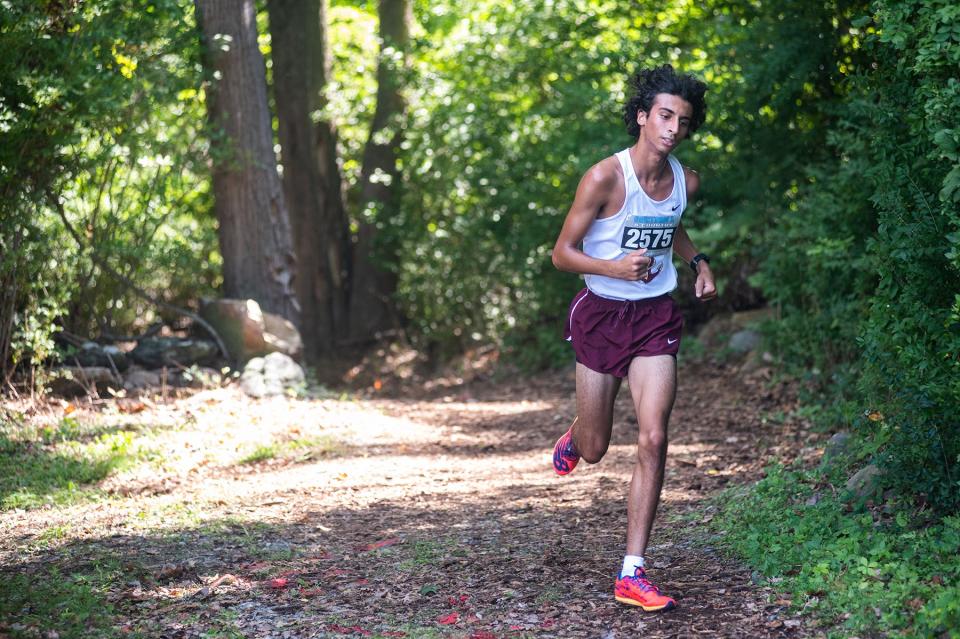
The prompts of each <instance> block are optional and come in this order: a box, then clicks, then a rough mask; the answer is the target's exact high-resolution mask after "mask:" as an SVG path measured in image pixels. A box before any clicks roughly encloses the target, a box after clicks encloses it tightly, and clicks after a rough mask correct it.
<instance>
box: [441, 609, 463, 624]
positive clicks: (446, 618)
mask: <svg viewBox="0 0 960 639" xmlns="http://www.w3.org/2000/svg"><path fill="white" fill-rule="evenodd" d="M459 620H460V613H459V612H451V613H450V614H449V615H442V616H440V617H439V618H438V619H437V623H439V624H443V625H444V626H449V625H450V624H454V623H457V621H459Z"/></svg>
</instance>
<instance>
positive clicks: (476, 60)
mask: <svg viewBox="0 0 960 639" xmlns="http://www.w3.org/2000/svg"><path fill="white" fill-rule="evenodd" d="M652 24H658V25H659V26H660V28H661V29H660V30H654V29H651V28H650V25H652ZM689 24H690V23H689V21H688V20H687V18H686V16H685V14H684V11H683V10H682V9H681V8H680V3H677V4H676V5H670V6H669V7H668V8H665V9H663V10H662V11H658V10H657V9H655V8H652V7H650V8H646V7H642V6H638V5H636V4H635V3H600V2H587V3H583V2H573V1H571V0H561V1H559V2H553V1H538V2H529V3H520V4H518V5H515V6H514V5H505V4H503V3H500V2H489V1H486V0H484V1H480V2H476V3H473V4H467V5H463V4H462V3H461V4H457V5H455V6H453V5H444V6H434V8H433V9H432V10H431V12H430V13H429V14H427V15H426V16H424V25H423V26H424V32H425V34H426V35H424V37H423V39H422V40H420V41H419V44H418V48H417V50H416V58H417V60H418V65H417V69H416V71H417V86H416V90H415V91H414V92H412V95H413V96H414V100H413V102H412V104H411V116H410V120H411V121H410V122H409V124H408V126H407V129H406V131H407V144H408V152H407V155H406V157H405V158H404V163H405V167H404V169H405V176H406V179H407V185H406V187H405V188H406V197H405V201H404V206H403V214H402V215H401V216H400V217H399V218H398V219H395V220H390V221H387V222H386V228H385V232H386V233H387V234H388V235H389V236H390V237H393V238H396V239H395V240H394V241H395V242H397V243H398V244H399V245H400V246H401V247H402V249H401V251H400V254H401V255H403V260H402V263H401V264H400V286H399V294H400V298H401V302H402V305H403V307H404V310H405V311H406V314H407V315H408V316H409V317H410V318H411V321H412V322H413V323H414V328H415V329H416V331H417V332H418V333H420V334H421V335H426V336H428V337H429V338H430V339H432V340H435V341H438V342H441V343H444V344H448V345H449V344H453V345H454V346H455V347H463V346H464V345H469V344H470V343H473V342H475V341H476V340H481V339H484V340H485V339H491V338H492V339H493V340H494V341H496V342H499V343H500V344H505V345H506V346H508V347H513V349H514V350H515V352H516V353H518V356H519V357H521V358H522V359H523V360H524V361H525V362H526V363H528V364H529V365H531V366H543V365H546V364H550V363H555V362H556V361H558V360H561V361H562V360H569V358H570V354H569V349H566V348H563V347H562V346H563V345H562V343H561V340H560V331H561V327H562V321H563V317H564V313H565V311H566V308H567V304H568V302H569V300H570V299H571V297H572V295H573V294H574V293H575V292H576V290H577V289H578V288H579V287H581V286H582V283H580V282H579V281H578V280H577V278H575V277H574V276H571V275H570V274H564V273H559V272H557V271H556V270H555V269H554V268H553V266H552V264H551V261H550V250H551V248H552V246H553V243H554V241H555V239H556V236H557V234H558V233H559V230H560V226H561V225H562V222H563V218H564V216H565V215H566V213H567V210H568V208H569V206H570V204H571V202H572V200H573V195H574V192H575V191H576V187H577V182H578V180H579V179H580V176H581V175H583V173H584V172H585V171H586V170H587V169H588V168H589V167H590V166H591V165H592V164H593V163H595V162H598V161H600V160H601V159H603V158H604V157H607V156H609V155H611V154H612V153H614V152H616V151H619V150H620V149H622V148H624V147H626V146H628V145H629V144H630V143H631V140H630V138H629V137H628V136H627V135H626V134H625V132H624V131H623V129H622V121H621V115H620V109H621V107H622V102H623V98H624V82H625V80H626V76H627V74H628V73H629V72H631V71H633V70H635V69H636V68H637V67H639V66H642V65H651V64H661V63H663V62H668V61H673V62H675V63H676V62H677V61H678V60H679V59H680V58H681V53H682V49H681V48H680V47H681V46H684V45H685V43H686V42H687V40H686V38H688V37H690V38H692V37H693V36H692V34H690V33H689V32H688V28H689ZM696 59H697V60H698V59H699V58H696ZM684 62H686V60H684ZM696 144H697V142H694V145H693V146H695V145H696ZM558 344H559V345H560V346H558Z"/></svg>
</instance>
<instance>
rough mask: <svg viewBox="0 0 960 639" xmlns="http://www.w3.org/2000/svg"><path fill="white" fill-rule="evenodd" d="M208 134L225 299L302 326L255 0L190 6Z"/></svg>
mask: <svg viewBox="0 0 960 639" xmlns="http://www.w3.org/2000/svg"><path fill="white" fill-rule="evenodd" d="M196 8H197V16H198V23H199V25H200V28H201V30H202V33H203V41H204V49H205V56H206V58H205V61H206V64H207V65H208V67H209V69H210V71H211V72H212V73H213V75H214V79H213V80H212V82H211V83H210V85H209V88H208V91H207V105H208V113H209V117H210V122H211V125H212V128H213V135H212V140H211V154H212V156H213V160H214V170H213V193H214V198H215V210H216V214H217V220H218V221H219V229H218V234H219V239H220V252H221V254H222V256H223V290H224V294H225V295H226V296H227V297H236V298H252V299H255V300H256V301H257V302H259V304H260V306H261V307H262V308H263V309H264V310H266V311H270V312H272V313H277V314H279V315H282V316H283V317H286V318H287V319H289V320H290V321H292V322H293V323H294V324H297V325H299V324H300V308H299V303H298V302H297V298H296V293H295V291H294V285H295V284H294V282H295V279H296V278H295V275H296V261H295V258H294V252H293V246H292V237H291V232H290V221H289V217H288V214H287V207H286V203H285V201H284V197H283V189H282V186H281V183H280V176H279V175H278V174H277V164H276V156H275V155H274V152H273V133H272V130H271V119H270V111H269V106H268V104H267V82H266V70H265V66H264V62H263V56H262V55H261V54H260V49H259V48H258V46H257V15H256V8H255V6H254V0H196Z"/></svg>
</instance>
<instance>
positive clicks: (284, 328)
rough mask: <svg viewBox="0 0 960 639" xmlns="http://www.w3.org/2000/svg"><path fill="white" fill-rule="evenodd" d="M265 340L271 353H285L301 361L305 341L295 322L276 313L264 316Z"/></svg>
mask: <svg viewBox="0 0 960 639" xmlns="http://www.w3.org/2000/svg"><path fill="white" fill-rule="evenodd" d="M263 326H264V333H263V340H264V342H266V344H267V347H268V348H269V349H270V352H271V353H283V354H284V355H289V356H290V357H292V358H293V359H296V360H299V359H300V357H301V356H302V355H303V340H302V339H301V338H300V331H298V330H297V327H296V326H294V325H293V322H291V321H290V320H288V319H287V318H285V317H281V316H279V315H275V314H274V313H264V314H263Z"/></svg>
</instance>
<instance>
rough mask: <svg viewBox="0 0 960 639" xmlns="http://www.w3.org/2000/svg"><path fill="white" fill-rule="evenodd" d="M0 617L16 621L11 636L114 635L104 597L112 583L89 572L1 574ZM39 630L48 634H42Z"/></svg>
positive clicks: (81, 638)
mask: <svg viewBox="0 0 960 639" xmlns="http://www.w3.org/2000/svg"><path fill="white" fill-rule="evenodd" d="M2 579H3V588H2V589H0V590H2V593H3V596H0V617H2V618H3V619H4V620H10V621H16V629H11V631H12V634H11V635H9V636H10V637H15V638H19V637H36V636H53V635H54V634H56V636H58V637H62V639H85V638H87V637H91V636H97V637H104V638H105V639H106V638H108V637H116V636H119V632H118V631H117V629H116V628H114V627H112V622H113V606H112V605H111V604H110V603H109V602H108V601H107V600H106V599H107V594H108V592H107V589H108V587H109V586H110V585H111V584H110V583H109V582H108V581H107V580H106V579H96V578H95V577H93V576H92V575H62V574H60V573H59V572H58V571H57V570H53V571H52V572H51V573H50V574H43V575H42V576H40V575H36V574H29V575H28V574H24V575H3V577H2ZM41 630H49V631H50V634H46V635H41Z"/></svg>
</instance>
